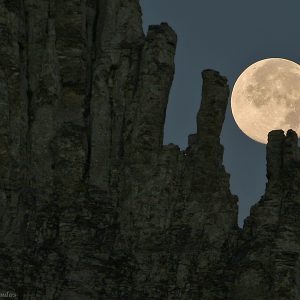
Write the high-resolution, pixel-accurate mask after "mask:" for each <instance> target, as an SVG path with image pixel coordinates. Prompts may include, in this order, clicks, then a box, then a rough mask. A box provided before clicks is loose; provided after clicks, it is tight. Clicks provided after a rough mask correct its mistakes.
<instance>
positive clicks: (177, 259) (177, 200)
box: [0, 0, 300, 300]
mask: <svg viewBox="0 0 300 300" xmlns="http://www.w3.org/2000/svg"><path fill="white" fill-rule="evenodd" d="M175 48H176V34H175V33H174V31H173V30H172V29H171V28H170V27H169V26H168V25H167V24H165V23H162V24H161V25H156V26H150V27H149V30H148V33H147V35H146V36H144V33H143V30H142V21H141V10H140V7H139V3H138V0H130V1H128V0H109V1H105V0H85V1H79V0H68V1H55V0H22V1H16V0H9V1H8V0H3V1H1V2H0V237H1V244H0V245H1V247H0V278H1V280H0V292H2V291H3V292H5V291H11V292H15V293H16V294H17V297H18V299H53V300H54V299H55V300H56V299H66V300H68V299H72V300H73V299H74V300H76V299H78V300H82V299H103V300H113V299H120V300H126V299H153V300H154V299H170V300H171V299H172V300H175V299H182V300H191V299H193V300H197V299H203V300H218V299H219V300H221V299H222V300H224V299H230V300H231V299H233V300H248V299H257V300H260V299H264V300H267V299H276V300H277V299H281V300H282V299H299V297H300V280H299V276H300V275H299V272H300V267H299V258H298V257H299V243H300V231H299V230H300V221H299V220H300V219H299V218H298V216H299V213H300V194H299V190H298V186H299V181H300V172H299V166H300V165H299V163H300V160H299V157H300V156H299V153H298V152H299V150H298V148H297V136H296V135H295V133H294V132H292V131H289V132H288V133H287V135H286V136H285V135H284V133H283V132H282V131H274V132H271V133H270V135H269V143H268V146H267V164H268V165H267V176H268V179H269V181H268V184H267V187H266V194H265V196H264V197H263V198H262V199H261V200H260V202H259V203H258V204H257V205H255V206H254V207H253V208H252V211H251V215H250V217H248V218H247V219H246V221H245V226H244V228H243V230H241V229H239V228H238V225H237V211H238V207H237V202H238V199H237V197H236V196H234V195H232V194H231V192H230V188H229V175H228V174H227V173H226V172H225V169H224V166H223V164H222V159H223V147H222V145H221V144H220V138H219V137H220V132H221V129H222V125H223V121H224V117H225V110H226V106H227V101H228V96H229V88H228V85H227V80H226V78H225V77H223V76H221V75H220V74H219V73H218V72H216V71H213V70H205V71H203V73H202V76H203V91H202V101H201V107H200V110H199V113H198V116H197V133H196V134H193V135H190V136H189V146H188V148H187V149H186V150H184V151H181V150H180V149H179V147H177V146H176V145H173V144H170V145H163V127H164V121H165V111H166V106H167V101H168V94H169V90H170V87H171V83H172V79H173V73H174V55H175Z"/></svg>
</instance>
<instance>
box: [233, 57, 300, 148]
mask: <svg viewBox="0 0 300 300" xmlns="http://www.w3.org/2000/svg"><path fill="white" fill-rule="evenodd" d="M231 109H232V114H233V117H234V119H235V121H236V123H237V125H238V126H239V128H240V129H241V130H242V131H243V132H244V133H245V134H246V135H247V136H249V137H250V138H251V139H253V140H255V141H257V142H260V143H264V144H266V143H267V139H268V133H269V132H270V131H271V130H274V129H283V130H284V131H287V130H288V129H293V130H295V131H296V132H297V134H298V136H300V65H298V64H297V63H295V62H292V61H290V60H287V59H282V58H268V59H264V60H261V61H258V62H256V63H254V64H253V65H251V66H250V67H248V68H247V69H246V70H245V71H244V72H243V73H242V74H241V75H240V76H239V78H238V79H237V81H236V83H235V85H234V87H233V91H232V95H231Z"/></svg>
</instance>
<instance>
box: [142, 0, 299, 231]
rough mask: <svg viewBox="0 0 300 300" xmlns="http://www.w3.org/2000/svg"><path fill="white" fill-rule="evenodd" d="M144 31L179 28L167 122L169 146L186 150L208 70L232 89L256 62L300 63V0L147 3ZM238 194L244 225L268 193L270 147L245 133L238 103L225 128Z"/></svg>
mask: <svg viewBox="0 0 300 300" xmlns="http://www.w3.org/2000/svg"><path fill="white" fill-rule="evenodd" d="M140 2H141V5H142V9H143V20H144V29H145V31H146V30H147V27H148V25H149V24H160V23H161V22H168V23H169V25H171V26H172V27H173V29H174V30H175V31H176V32H177V35H178V46H177V54H176V73H175V79H174V82H173V86H172V90H171V95H170V100H169V106H168V110H167V119H166V126H165V143H166V144H168V143H175V144H177V145H179V146H180V147H181V148H182V149H184V148H185V147H186V145H187V136H188V135H189V134H191V133H193V132H195V131H196V114H197V111H198V108H199V103H200V100H201V86H202V78H201V71H202V70H204V69H215V70H217V71H219V72H220V73H221V74H222V75H224V76H226V77H227V78H228V81H229V86H230V89H231V90H232V87H233V85H234V83H235V81H236V79H237V78H238V76H239V75H240V74H241V73H242V72H243V70H244V69H246V68H247V67H248V66H249V65H251V64H252V63H254V62H256V61H258V60H261V59H265V58H269V57H282V58H286V59H290V60H292V61H295V62H297V63H299V62H300V39H299V36H300V33H299V32H300V21H299V11H300V1H286V2H284V1H279V0H264V1H261V0H253V1H240V0H229V1H219V0H218V1H216V0H210V1H204V0H186V1H183V0H141V1H140ZM221 142H222V144H223V145H224V147H225V153H224V164H225V168H226V170H227V172H229V173H230V174H231V191H232V192H233V193H234V194H237V195H238V196H239V199H240V201H239V223H240V225H242V224H243V219H244V218H245V217H246V216H247V215H248V214H249V210H250V206H252V205H253V204H254V203H255V202H257V201H258V200H259V198H260V197H261V195H262V194H263V193H264V188H265V182H266V177H265V173H266V161H265V145H263V144H259V143H257V142H255V141H253V140H251V139H250V138H248V137H247V136H246V135H244V134H243V133H242V132H241V131H240V129H239V128H238V127H237V125H236V124H235V121H234V120H233V117H232V114H231V108H230V103H229V105H228V108H227V114H226V120H225V124H224V127H223V131H222V136H221Z"/></svg>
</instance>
